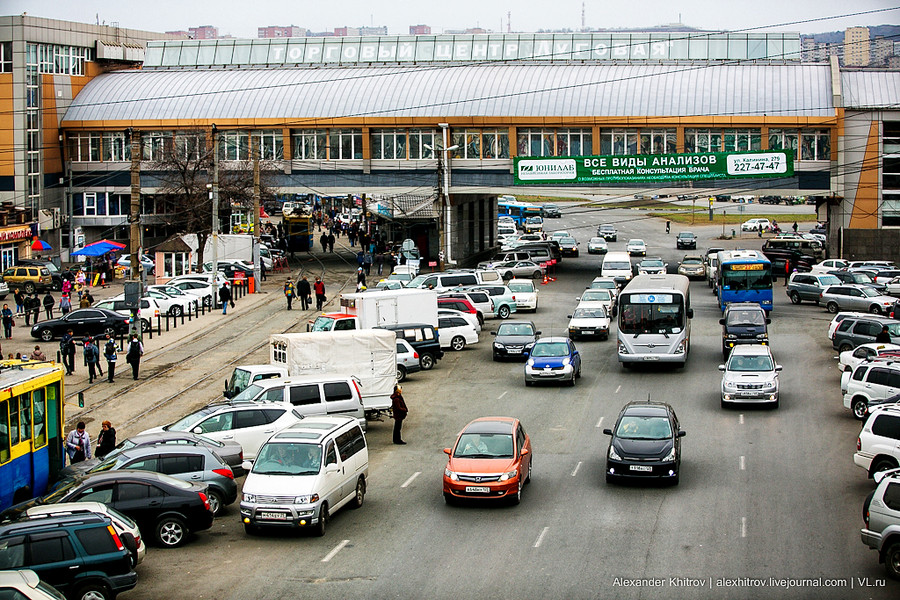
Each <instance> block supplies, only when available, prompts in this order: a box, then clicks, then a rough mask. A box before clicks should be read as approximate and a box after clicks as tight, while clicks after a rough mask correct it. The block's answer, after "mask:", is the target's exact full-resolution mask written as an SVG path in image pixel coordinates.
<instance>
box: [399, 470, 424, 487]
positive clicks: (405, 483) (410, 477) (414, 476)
mask: <svg viewBox="0 0 900 600" xmlns="http://www.w3.org/2000/svg"><path fill="white" fill-rule="evenodd" d="M421 474H422V471H416V472H415V473H413V474H412V475H410V476H409V479H407V480H406V481H404V482H403V485H401V486H400V487H402V488H405V487H406V486H408V485H409V484H411V483H412V482H413V479H415V478H416V477H418V476H419V475H421Z"/></svg>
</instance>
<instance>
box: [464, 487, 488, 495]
mask: <svg viewBox="0 0 900 600" xmlns="http://www.w3.org/2000/svg"><path fill="white" fill-rule="evenodd" d="M490 491H491V488H487V487H479V486H475V485H467V486H466V493H467V494H488V493H490Z"/></svg>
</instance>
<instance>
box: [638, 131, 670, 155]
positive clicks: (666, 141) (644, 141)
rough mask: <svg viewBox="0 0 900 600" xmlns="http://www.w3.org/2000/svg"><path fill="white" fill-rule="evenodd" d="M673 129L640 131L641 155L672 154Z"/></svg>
mask: <svg viewBox="0 0 900 600" xmlns="http://www.w3.org/2000/svg"><path fill="white" fill-rule="evenodd" d="M675 152H676V147H675V130H674V129H642V130H641V154H674V153H675Z"/></svg>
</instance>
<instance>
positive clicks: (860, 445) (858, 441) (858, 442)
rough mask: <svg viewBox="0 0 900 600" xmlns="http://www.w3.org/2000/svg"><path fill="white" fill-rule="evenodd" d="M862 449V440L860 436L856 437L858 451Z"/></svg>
mask: <svg viewBox="0 0 900 600" xmlns="http://www.w3.org/2000/svg"><path fill="white" fill-rule="evenodd" d="M860 450H862V442H861V441H860V439H859V438H856V451H857V452H859V451H860Z"/></svg>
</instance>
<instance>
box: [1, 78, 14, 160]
mask: <svg viewBox="0 0 900 600" xmlns="http://www.w3.org/2000/svg"><path fill="white" fill-rule="evenodd" d="M14 114H15V112H14V111H13V76H12V73H0V177H12V176H13V175H15V153H14V152H13V150H14V146H13V130H14V129H13V115H14Z"/></svg>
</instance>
